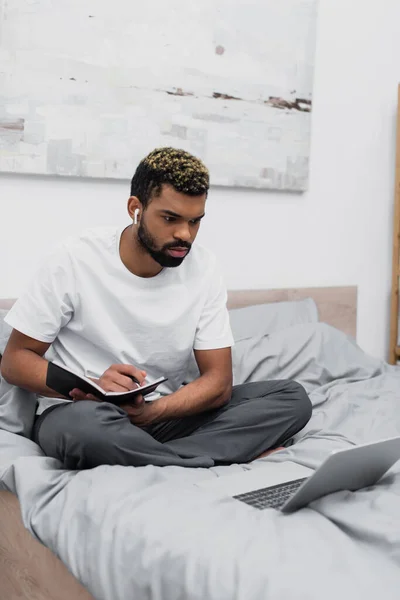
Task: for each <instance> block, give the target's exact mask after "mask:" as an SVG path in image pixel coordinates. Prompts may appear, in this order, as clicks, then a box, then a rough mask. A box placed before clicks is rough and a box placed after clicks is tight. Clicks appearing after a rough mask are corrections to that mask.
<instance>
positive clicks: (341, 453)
mask: <svg viewBox="0 0 400 600" xmlns="http://www.w3.org/2000/svg"><path fill="white" fill-rule="evenodd" d="M399 459H400V437H396V438H391V439H387V440H382V441H379V442H373V443H371V444H363V445H360V446H353V447H351V448H347V449H345V450H336V451H334V452H332V454H331V455H330V456H329V457H328V458H327V459H326V460H325V461H324V462H323V463H322V464H321V466H320V467H319V468H318V469H317V470H316V471H314V470H313V469H309V468H308V467H302V466H301V465H297V464H296V463H294V462H292V461H284V462H281V463H274V462H270V463H268V462H265V465H263V466H262V467H261V466H260V467H258V468H257V469H253V470H248V471H243V472H242V473H239V474H235V475H226V476H223V477H218V478H216V479H212V480H209V479H207V480H206V481H200V482H198V483H196V484H195V485H196V486H198V487H200V488H202V489H208V490H212V491H213V492H215V493H216V494H217V495H219V496H220V495H221V496H225V497H227V496H230V497H232V498H235V499H236V500H240V501H241V502H245V503H246V504H249V505H250V506H253V507H255V508H259V509H261V510H262V509H266V508H275V509H277V510H281V511H282V512H284V513H289V512H293V511H295V510H298V509H299V508H302V507H303V506H307V505H308V504H309V503H310V502H313V501H314V500H317V499H318V498H321V497H322V496H326V495H327V494H332V493H333V492H339V491H341V490H352V491H355V490H359V489H361V488H365V487H368V486H371V485H374V484H375V483H376V482H377V481H378V480H379V479H380V478H381V477H382V475H384V474H385V473H386V471H388V469H390V467H391V466H392V465H394V463H395V462H397V461H398V460H399Z"/></svg>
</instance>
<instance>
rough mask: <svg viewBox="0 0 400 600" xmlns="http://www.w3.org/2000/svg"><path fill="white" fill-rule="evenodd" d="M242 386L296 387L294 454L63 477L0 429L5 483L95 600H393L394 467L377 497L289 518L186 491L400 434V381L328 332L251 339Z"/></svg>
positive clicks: (397, 499)
mask: <svg viewBox="0 0 400 600" xmlns="http://www.w3.org/2000/svg"><path fill="white" fill-rule="evenodd" d="M234 365H235V381H236V383H238V382H239V381H242V382H244V381H253V380H257V379H258V380H259V379H264V378H276V377H293V378H295V379H297V380H298V381H300V382H302V383H303V384H304V385H305V387H306V388H307V389H308V391H309V392H310V394H311V399H312V402H313V405H314V413H313V417H312V419H311V421H310V423H309V424H308V426H307V427H306V429H305V430H303V431H302V432H301V433H300V434H299V435H298V436H297V439H296V440H295V443H294V444H293V445H292V446H290V447H289V448H287V449H285V450H283V451H280V452H278V453H276V454H274V455H272V456H270V457H268V458H266V459H261V460H258V461H254V462H253V463H252V464H251V465H232V466H231V467H223V468H222V467H217V468H213V469H210V470H205V469H183V468H177V467H166V468H156V467H151V466H149V467H144V468H126V467H108V466H104V467H99V468H97V469H94V470H91V471H86V472H80V473H78V472H68V471H64V470H62V469H61V468H60V464H59V463H58V462H57V461H56V460H53V459H49V458H46V457H44V456H43V455H42V454H41V452H40V450H39V448H38V447H37V446H36V445H35V444H33V443H32V442H30V441H28V440H26V439H25V438H22V437H20V436H17V435H14V434H11V433H6V432H0V456H1V459H0V479H1V481H2V485H3V487H5V488H7V489H10V490H12V491H14V492H16V493H17V494H18V497H19V499H20V503H21V507H22V514H23V520H24V523H25V525H26V527H27V528H28V529H29V530H30V531H31V532H32V533H33V534H34V535H35V536H36V537H37V538H38V539H39V540H41V541H42V542H43V543H44V544H45V545H46V546H48V547H49V548H50V549H51V550H52V551H53V552H55V553H56V554H57V555H58V556H59V557H60V558H61V559H62V561H63V562H64V563H65V564H66V565H67V566H68V568H69V569H70V570H71V571H72V573H73V574H74V575H75V576H76V577H77V578H78V579H79V580H80V581H81V582H82V583H83V584H84V585H85V586H86V587H87V588H88V589H89V591H90V592H91V593H92V594H93V596H94V597H95V598H97V599H98V600H129V599H131V598H132V599H133V598H134V599H135V600H142V599H143V600H144V599H146V600H147V599H148V600H180V599H182V600H195V599H196V600H205V599H206V600H232V599H237V600H261V599H271V600H287V599H288V598H289V599H290V600H292V599H302V600H303V599H304V600H314V599H315V600H320V599H321V598H324V599H329V600H330V599H332V600H333V599H334V600H337V599H338V598H342V599H344V600H355V599H358V598H360V599H361V598H362V599H363V600H364V599H371V600H372V599H374V600H375V599H376V598H377V597H382V598H385V600H392V599H396V600H398V598H399V590H400V526H399V525H400V463H397V464H396V465H395V467H394V468H393V469H392V470H391V471H390V472H389V473H388V474H387V475H386V476H385V477H384V478H383V479H382V480H381V482H379V483H378V484H377V485H376V486H374V487H373V488H370V489H365V490H360V491H358V492H348V491H343V492H340V493H337V494H332V495H330V496H328V497H325V498H323V499H321V500H319V501H317V502H314V503H313V504H312V505H311V506H309V507H308V508H305V509H303V510H301V511H299V512H297V513H295V514H293V515H289V516H285V515H282V514H280V513H279V512H276V511H273V510H266V511H258V510H256V509H252V508H251V507H248V506H246V505H245V504H242V503H240V502H237V501H235V500H233V499H226V500H221V499H217V498H216V497H215V496H214V495H213V494H212V493H211V492H210V491H206V490H199V489H197V488H195V487H194V486H193V485H192V483H193V482H194V481H196V480H199V479H201V478H212V477H222V476H225V475H226V474H229V473H232V472H235V471H238V470H240V469H249V468H252V469H255V468H256V469H262V468H263V465H265V461H275V462H280V461H283V460H287V459H290V460H293V461H295V462H297V463H299V464H302V465H306V466H309V467H312V468H315V467H317V466H318V465H319V464H320V463H321V461H322V460H323V459H324V458H325V457H326V456H327V455H328V454H329V452H331V451H332V450H334V449H337V448H343V447H346V446H349V445H353V444H357V443H361V442H367V441H374V440H378V439H381V438H385V437H392V436H395V435H400V372H399V371H400V370H399V369H397V368H395V367H389V366H388V365H386V364H385V363H382V362H380V361H378V360H375V359H372V358H371V357H369V356H367V355H365V354H364V353H363V352H362V351H361V350H360V349H359V348H358V347H357V346H356V345H355V344H354V343H353V342H352V341H351V340H349V339H348V338H346V336H344V335H343V334H341V333H340V332H338V331H336V330H334V329H332V328H330V327H328V326H326V325H323V324H308V325H299V326H295V327H290V328H288V329H286V330H284V331H280V332H276V333H275V334H272V335H269V336H260V338H251V339H248V340H243V341H242V342H240V343H239V344H237V346H236V348H235V357H234Z"/></svg>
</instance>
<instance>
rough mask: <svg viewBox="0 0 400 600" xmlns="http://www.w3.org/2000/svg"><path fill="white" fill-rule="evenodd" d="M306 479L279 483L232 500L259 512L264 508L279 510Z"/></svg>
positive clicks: (240, 495)
mask: <svg viewBox="0 0 400 600" xmlns="http://www.w3.org/2000/svg"><path fill="white" fill-rule="evenodd" d="M306 479H308V478H307V477H302V478H301V479H294V480H293V481H289V482H287V483H279V484H278V485H273V486H271V487H266V488H262V489H260V490H253V491H252V492H246V493H245V494H239V495H238V496H234V498H236V500H240V501H241V502H245V503H246V504H250V506H254V508H259V509H260V510H263V509H265V508H280V507H281V506H283V505H284V504H285V502H286V500H288V499H289V498H291V497H292V496H293V494H294V493H295V492H296V491H297V490H298V489H299V487H300V486H301V484H302V483H303V481H305V480H306Z"/></svg>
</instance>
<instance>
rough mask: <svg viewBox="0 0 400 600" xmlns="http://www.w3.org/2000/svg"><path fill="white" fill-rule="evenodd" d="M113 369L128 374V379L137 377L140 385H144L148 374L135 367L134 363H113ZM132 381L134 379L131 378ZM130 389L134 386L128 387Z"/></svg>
mask: <svg viewBox="0 0 400 600" xmlns="http://www.w3.org/2000/svg"><path fill="white" fill-rule="evenodd" d="M111 369H112V370H115V371H116V372H117V373H120V374H121V375H122V376H126V377H127V378H128V379H130V378H131V377H134V378H135V379H137V380H138V381H139V385H143V383H144V380H145V377H146V374H147V373H146V371H142V370H141V369H138V368H137V367H134V366H133V365H112V367H111ZM117 381H118V380H117ZM130 381H132V380H131V379H130ZM128 389H134V388H128Z"/></svg>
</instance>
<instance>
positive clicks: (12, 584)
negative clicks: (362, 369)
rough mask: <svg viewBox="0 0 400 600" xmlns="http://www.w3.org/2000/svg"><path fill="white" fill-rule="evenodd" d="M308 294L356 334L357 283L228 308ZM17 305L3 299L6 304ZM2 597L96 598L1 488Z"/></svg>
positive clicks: (252, 294) (266, 296)
mask: <svg viewBox="0 0 400 600" xmlns="http://www.w3.org/2000/svg"><path fill="white" fill-rule="evenodd" d="M303 298H313V299H314V300H315V302H316V304H317V306H318V310H319V319H320V321H323V322H325V323H328V324H330V325H332V326H334V327H336V328H337V329H340V330H341V331H344V332H345V333H347V334H349V335H352V336H353V337H354V338H355V337H356V327H357V288H356V287H352V286H351V287H325V288H305V289H304V288H303V289H286V290H244V291H232V292H230V293H229V299H228V307H229V308H239V307H243V306H250V305H254V304H263V303H267V302H282V301H285V300H300V299H303ZM12 303H13V301H12V300H0V308H9V307H10V306H11V305H12ZM0 600H93V597H92V596H91V595H90V594H89V593H88V591H87V590H86V589H85V588H84V587H83V586H82V585H81V584H80V583H79V582H78V581H77V580H76V579H75V577H73V575H71V573H70V572H69V571H68V569H67V568H66V567H65V566H64V564H63V563H62V562H61V561H60V560H59V559H58V558H57V557H56V556H55V555H54V554H53V553H52V552H50V550H48V549H47V548H46V547H45V546H43V545H42V544H40V543H39V542H38V541H37V540H35V539H34V538H33V537H32V535H31V534H30V533H29V532H28V531H27V530H26V529H25V527H24V525H23V523H22V519H21V513H20V508H19V503H18V500H17V498H16V497H15V496H14V495H13V494H11V493H9V492H4V491H2V492H0ZM110 600H112V598H110Z"/></svg>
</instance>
